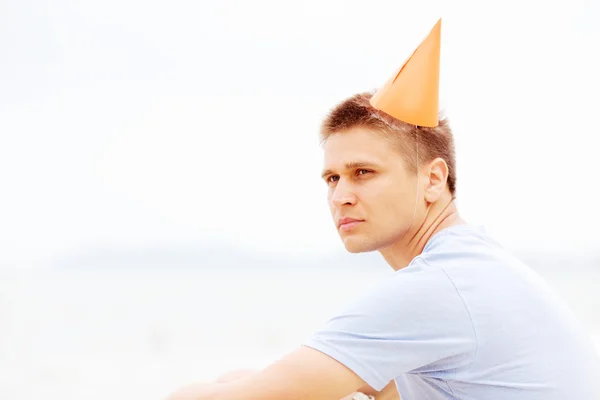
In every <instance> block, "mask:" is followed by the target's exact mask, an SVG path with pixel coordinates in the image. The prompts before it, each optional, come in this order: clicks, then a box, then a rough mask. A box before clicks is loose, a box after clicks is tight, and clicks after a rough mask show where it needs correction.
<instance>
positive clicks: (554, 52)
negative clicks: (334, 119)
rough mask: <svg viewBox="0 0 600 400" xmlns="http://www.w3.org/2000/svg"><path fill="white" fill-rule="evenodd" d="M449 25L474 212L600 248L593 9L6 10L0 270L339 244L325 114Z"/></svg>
mask: <svg viewBox="0 0 600 400" xmlns="http://www.w3.org/2000/svg"><path fill="white" fill-rule="evenodd" d="M439 17H442V19H443V22H442V75H441V103H442V104H441V106H442V107H443V109H444V110H445V112H446V114H447V115H448V116H449V118H450V121H451V125H452V127H453V129H454V131H455V135H456V141H457V155H458V204H459V207H460V210H461V211H462V213H463V215H464V216H465V218H466V219H467V220H469V221H470V222H472V223H476V224H481V225H484V226H485V227H486V228H487V229H488V230H489V231H490V232H491V233H492V234H494V236H495V237H496V238H497V239H499V240H500V241H502V242H504V243H506V244H507V245H510V246H515V247H520V248H532V249H534V248H538V249H539V248H547V249H552V250H556V249H560V248H564V249H565V250H568V251H572V250H579V251H584V252H585V251H589V250H591V249H598V248H600V235H599V234H598V233H597V226H598V223H599V222H600V211H599V206H598V195H599V194H600V190H599V189H598V188H599V185H600V183H599V182H600V180H599V179H598V161H597V160H598V152H599V150H598V147H597V145H598V143H599V142H600V141H599V140H598V135H599V134H600V128H598V122H597V121H598V110H599V105H600V104H599V103H600V102H599V100H598V93H600V79H599V77H598V71H600V56H599V50H598V49H599V48H600V28H599V23H598V21H599V20H600V7H599V5H598V1H582V0H580V1H575V0H563V1H545V2H542V1H539V2H532V1H497V2H494V4H491V2H475V1H473V2H465V1H458V2H449V1H444V2H442V1H437V2H435V1H411V2H408V1H374V0H373V1H369V2H366V1H364V0H363V1H348V0H346V1H341V0H336V1H331V0H319V1H316V0H310V1H302V2H298V1H295V2H291V1H289V2H284V1H274V0H269V1H264V0H255V1H214V2H206V1H203V2H198V1H171V2H150V1H139V0H118V1H117V0H104V1H95V2H92V1H86V0H78V1H54V2H51V5H49V3H48V2H40V1H31V2H20V1H3V2H1V3H0V190H1V192H0V194H1V196H0V247H1V248H2V250H1V251H0V266H1V265H4V266H9V265H29V264H30V263H31V262H36V263H39V262H41V263H44V262H46V261H48V260H51V259H53V258H56V257H62V256H64V255H66V254H72V253H74V252H82V251H87V250H88V249H94V248H96V247H119V248H144V247H147V246H171V245H182V244H184V245H190V246H194V245H197V244H203V243H213V242H215V241H231V242H233V241H239V243H240V244H241V245H243V246H246V247H249V248H252V249H258V250H261V251H280V252H303V251H305V252H313V251H318V252H321V251H329V250H331V251H339V250H340V249H341V246H342V245H341V242H340V240H339V238H338V237H337V234H336V232H335V229H334V227H333V223H332V222H331V218H330V216H329V213H328V210H327V206H326V199H325V196H326V187H325V185H324V183H323V182H322V181H321V180H320V178H319V175H320V174H319V172H320V170H321V168H322V154H321V149H320V148H319V146H318V140H317V129H318V125H319V122H320V120H321V118H322V117H323V115H324V114H325V113H326V112H327V110H328V109H329V108H331V107H332V106H333V105H335V104H336V103H337V102H339V101H341V100H343V99H344V98H345V97H347V96H350V95H352V94H354V93H356V92H360V91H364V90H371V89H373V88H376V87H378V86H379V85H381V84H382V83H383V82H385V81H386V80H387V79H388V77H389V75H390V74H392V73H393V72H394V71H395V70H396V69H397V68H398V67H399V66H400V64H401V63H402V62H403V61H404V59H405V58H406V57H407V56H408V54H410V52H412V51H413V50H414V47H415V46H416V45H418V43H419V42H420V40H421V39H422V38H423V37H424V36H425V35H426V34H427V33H428V31H429V30H430V29H431V27H432V26H433V24H434V23H435V22H436V21H437V18H439Z"/></svg>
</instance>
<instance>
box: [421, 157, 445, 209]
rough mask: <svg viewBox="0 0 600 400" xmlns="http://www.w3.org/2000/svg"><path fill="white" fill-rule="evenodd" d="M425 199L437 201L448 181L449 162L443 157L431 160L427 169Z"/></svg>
mask: <svg viewBox="0 0 600 400" xmlns="http://www.w3.org/2000/svg"><path fill="white" fill-rule="evenodd" d="M425 178H426V182H425V183H426V185H425V200H427V201H428V202H429V203H434V202H436V201H437V200H438V199H439V198H440V196H441V195H442V193H444V190H446V183H447V182H448V164H446V161H444V160H443V159H442V158H436V159H435V160H433V161H431V162H430V163H429V164H428V165H427V167H426V169H425Z"/></svg>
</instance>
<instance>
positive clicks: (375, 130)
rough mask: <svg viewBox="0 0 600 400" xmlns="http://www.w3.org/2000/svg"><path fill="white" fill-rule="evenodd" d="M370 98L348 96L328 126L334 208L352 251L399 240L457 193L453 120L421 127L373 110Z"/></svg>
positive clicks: (328, 178)
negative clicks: (432, 209)
mask: <svg viewBox="0 0 600 400" xmlns="http://www.w3.org/2000/svg"><path fill="white" fill-rule="evenodd" d="M370 98H371V94H369V93H362V94H358V95H355V96H353V97H351V98H349V99H347V100H345V101H344V102H342V103H341V104H339V105H338V106H336V107H335V108H334V109H333V110H332V111H331V112H330V113H329V115H328V116H327V117H326V118H325V120H324V121H323V124H322V126H321V140H322V142H323V148H324V153H325V166H324V167H325V168H324V173H323V179H324V180H325V182H326V183H327V185H328V186H329V191H328V202H329V207H330V210H331V214H332V217H333V219H334V222H335V224H336V227H337V228H338V233H339V234H340V237H341V238H342V240H343V242H344V245H345V247H346V249H347V250H348V251H350V252H353V253H358V252H365V251H374V250H382V249H385V248H387V247H390V246H392V245H393V244H395V243H397V242H399V241H400V240H401V239H402V238H403V237H404V236H405V235H406V233H407V232H409V230H411V228H412V229H416V228H418V226H419V225H420V224H421V223H422V222H423V220H424V219H425V216H426V215H427V212H428V210H429V208H430V206H431V205H433V204H436V203H439V202H445V203H450V202H451V201H452V200H453V199H454V196H455V191H456V175H455V174H456V166H455V155H454V142H453V138H452V132H451V130H450V127H449V126H448V123H447V121H446V120H445V119H444V120H441V121H439V125H438V126H437V127H435V128H424V127H415V126H414V125H410V124H407V123H404V122H401V121H399V120H397V119H395V118H393V117H391V116H389V115H387V114H385V113H383V112H381V111H378V110H376V109H374V108H373V107H372V106H371V105H370V103H369V99H370ZM417 172H418V173H417ZM353 220H356V221H353ZM344 222H348V223H345V224H344Z"/></svg>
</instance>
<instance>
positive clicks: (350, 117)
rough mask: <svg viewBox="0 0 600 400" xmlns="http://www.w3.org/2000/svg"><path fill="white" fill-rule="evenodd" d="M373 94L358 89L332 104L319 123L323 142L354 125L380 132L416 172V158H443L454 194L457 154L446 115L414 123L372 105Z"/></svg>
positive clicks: (407, 165)
mask: <svg viewBox="0 0 600 400" xmlns="http://www.w3.org/2000/svg"><path fill="white" fill-rule="evenodd" d="M372 96H373V93H359V94H356V95H354V96H352V97H350V98H348V99H346V100H344V101H343V102H341V103H340V104H338V105H337V106H336V107H335V108H333V110H331V111H330V112H329V114H328V115H327V116H326V117H325V119H324V120H323V123H322V124H321V132H320V137H321V141H322V142H325V141H326V140H327V138H328V137H329V136H331V135H333V134H334V133H340V132H343V131H345V130H349V129H352V128H356V127H363V128H367V129H371V130H374V131H376V132H381V133H383V134H384V137H385V138H387V139H388V140H390V142H391V143H392V144H393V145H395V146H396V147H397V148H398V149H399V150H400V152H401V154H402V155H403V156H404V157H405V158H406V167H407V168H408V169H409V170H411V171H412V172H413V173H415V174H416V173H417V161H418V162H419V164H420V165H419V166H421V165H423V164H424V163H427V162H430V161H432V160H434V159H435V158H438V157H439V158H442V159H443V160H444V161H445V162H446V164H447V165H448V188H449V189H450V193H451V194H452V197H455V193H456V155H455V149H454V139H453V136H452V131H451V129H450V126H449V124H448V119H447V118H442V119H440V120H439V124H438V126H436V127H435V128H428V127H421V126H419V127H417V126H415V125H411V124H408V123H406V122H402V121H400V120H398V119H396V118H394V117H392V116H390V115H388V114H386V113H384V112H382V111H379V110H377V109H375V108H373V106H371V104H370V103H369V100H370V99H371V97H372ZM417 157H418V158H417Z"/></svg>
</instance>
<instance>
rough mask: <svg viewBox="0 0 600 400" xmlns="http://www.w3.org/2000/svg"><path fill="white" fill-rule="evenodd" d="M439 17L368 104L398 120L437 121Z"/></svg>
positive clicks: (421, 123)
mask: <svg viewBox="0 0 600 400" xmlns="http://www.w3.org/2000/svg"><path fill="white" fill-rule="evenodd" d="M441 31H442V20H441V18H440V19H439V20H438V21H437V23H436V24H435V26H434V27H433V29H432V30H431V32H430V33H429V35H428V36H427V37H426V38H425V40H423V42H421V44H420V45H419V47H417V49H416V50H415V52H414V53H413V54H412V55H411V56H410V57H409V58H408V60H407V61H406V62H405V63H404V65H402V67H400V69H399V70H398V71H397V72H396V73H395V74H394V75H393V76H392V77H391V78H390V79H389V80H388V81H387V82H386V83H385V85H384V86H383V87H381V88H380V89H379V90H378V91H377V93H375V95H373V97H372V98H371V105H372V106H373V107H374V108H376V109H378V110H381V111H383V112H385V113H386V114H389V115H391V116H392V117H394V118H396V119H399V120H400V121H404V122H407V123H409V124H413V125H418V126H428V127H435V126H437V125H438V111H439V109H438V107H439V84H440V42H441Z"/></svg>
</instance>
